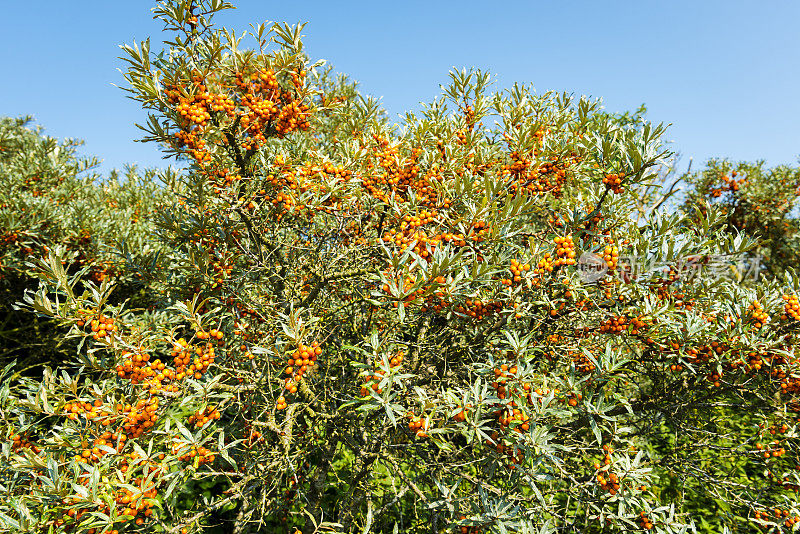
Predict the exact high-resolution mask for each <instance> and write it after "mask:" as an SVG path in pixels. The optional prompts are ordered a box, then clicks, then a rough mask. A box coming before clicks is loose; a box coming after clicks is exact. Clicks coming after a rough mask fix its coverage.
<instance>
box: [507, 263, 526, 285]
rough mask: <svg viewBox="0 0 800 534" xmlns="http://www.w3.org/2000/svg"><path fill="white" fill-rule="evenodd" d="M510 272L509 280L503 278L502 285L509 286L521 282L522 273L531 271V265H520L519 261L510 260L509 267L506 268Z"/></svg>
mask: <svg viewBox="0 0 800 534" xmlns="http://www.w3.org/2000/svg"><path fill="white" fill-rule="evenodd" d="M508 270H509V271H511V278H505V279H503V280H501V282H502V283H503V285H506V286H511V285H513V284H516V283H519V282H520V281H521V280H522V273H523V272H526V271H530V270H531V265H530V264H529V263H520V262H519V261H517V260H515V259H512V260H511V266H510V267H509V268H508Z"/></svg>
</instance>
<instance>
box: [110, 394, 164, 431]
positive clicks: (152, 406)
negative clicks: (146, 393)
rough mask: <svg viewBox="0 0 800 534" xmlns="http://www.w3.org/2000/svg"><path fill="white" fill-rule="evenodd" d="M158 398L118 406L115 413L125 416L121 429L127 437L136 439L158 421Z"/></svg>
mask: <svg viewBox="0 0 800 534" xmlns="http://www.w3.org/2000/svg"><path fill="white" fill-rule="evenodd" d="M158 408H159V402H158V398H156V397H150V398H149V399H139V400H137V401H136V404H133V405H131V404H126V405H125V406H123V405H121V404H118V405H117V411H118V412H122V413H123V414H125V420H124V422H123V426H122V429H123V430H124V431H125V434H127V436H129V437H132V438H138V437H139V436H141V435H142V434H143V433H144V432H145V431H146V430H147V429H148V428H152V427H153V426H155V424H156V421H158V414H157V412H158Z"/></svg>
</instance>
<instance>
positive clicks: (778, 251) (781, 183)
mask: <svg viewBox="0 0 800 534" xmlns="http://www.w3.org/2000/svg"><path fill="white" fill-rule="evenodd" d="M682 179H683V181H685V182H686V183H687V184H688V185H689V188H688V193H687V194H686V195H685V198H684V201H683V204H682V208H683V210H684V211H686V212H695V213H702V210H703V209H705V207H704V206H705V204H712V205H716V206H718V207H719V208H720V212H721V216H722V217H724V219H725V225H726V226H727V229H728V231H729V232H731V233H737V232H742V233H746V234H749V235H752V236H758V246H757V248H755V249H754V250H753V251H751V252H750V255H751V256H752V257H753V258H754V259H755V258H756V257H757V259H758V268H759V269H760V271H761V272H762V273H763V275H764V276H767V277H770V278H774V277H777V278H780V277H781V276H782V274H783V272H784V271H785V270H786V269H789V268H791V269H796V268H797V266H798V265H797V261H798V257H800V256H798V252H800V222H799V221H798V215H799V213H798V209H800V169H799V168H797V167H792V166H789V165H778V166H776V167H772V168H768V167H767V166H766V164H765V162H764V161H758V162H733V161H730V160H725V159H712V160H710V161H708V162H707V164H706V166H705V168H703V169H702V170H701V171H698V172H695V173H688V174H687V175H685V176H683V177H682Z"/></svg>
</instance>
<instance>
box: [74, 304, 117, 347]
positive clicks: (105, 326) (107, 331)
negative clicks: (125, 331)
mask: <svg viewBox="0 0 800 534" xmlns="http://www.w3.org/2000/svg"><path fill="white" fill-rule="evenodd" d="M91 313H92V312H90V311H89V310H78V315H79V316H81V318H80V319H78V320H77V321H76V324H77V325H78V327H80V328H83V327H84V326H86V324H89V326H90V328H91V331H92V339H94V340H95V341H99V340H101V339H107V340H109V339H111V336H113V335H115V334H114V332H118V327H117V325H116V323H115V321H114V319H113V318H112V317H106V316H104V315H99V316H97V317H96V318H94V319H89V317H88V316H89V315H90V314H91Z"/></svg>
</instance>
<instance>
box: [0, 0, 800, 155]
mask: <svg viewBox="0 0 800 534" xmlns="http://www.w3.org/2000/svg"><path fill="white" fill-rule="evenodd" d="M236 3H237V5H238V6H239V9H237V10H235V11H228V12H225V13H224V14H222V15H221V16H220V18H219V22H220V23H222V24H224V25H226V26H230V27H234V28H238V29H245V28H246V27H247V26H248V24H249V23H250V22H256V21H263V20H265V19H268V20H285V21H289V22H299V21H308V22H309V24H308V25H307V26H306V28H305V31H304V33H305V34H306V36H307V38H306V40H305V42H306V47H307V51H308V52H309V54H310V55H311V56H312V58H314V59H318V58H324V59H327V60H328V61H329V62H330V63H331V64H333V65H334V66H335V67H336V68H337V70H339V71H341V72H345V73H347V74H349V75H350V76H351V77H353V78H354V79H356V80H358V81H359V82H360V83H361V89H362V91H363V92H365V93H369V94H372V95H375V96H379V97H382V101H383V104H384V106H385V108H386V109H387V110H388V111H389V113H390V115H391V116H392V117H397V114H399V113H401V112H403V111H404V110H407V109H418V105H419V102H420V101H429V100H430V99H432V98H433V97H434V96H436V95H437V94H438V91H439V84H440V83H444V82H445V81H446V79H447V72H448V70H449V69H450V68H451V67H453V66H456V67H459V68H460V67H470V66H475V67H479V68H482V69H486V70H489V71H491V72H492V73H494V74H495V75H496V77H497V81H498V83H499V84H500V85H501V86H503V85H510V84H511V83H512V82H514V81H520V82H532V83H533V84H534V86H535V87H536V89H537V90H539V91H544V90H548V89H555V90H560V91H569V92H574V93H576V94H587V95H592V96H596V97H603V99H604V101H605V106H606V109H608V110H611V111H624V110H628V109H634V108H635V107H637V106H638V105H639V104H642V103H644V104H646V105H647V107H648V109H649V118H650V119H651V120H654V121H663V122H669V123H672V124H673V126H672V127H671V128H670V129H669V131H668V132H669V135H668V137H669V139H671V140H674V145H673V148H674V149H675V150H678V151H679V152H681V153H682V154H683V162H684V164H685V163H686V162H688V158H689V157H693V158H694V160H695V165H696V164H697V163H699V162H700V161H702V160H704V159H706V158H708V157H711V156H722V157H726V156H727V157H731V158H735V159H766V160H767V161H768V162H769V163H770V164H778V163H796V162H797V159H798V156H800V127H798V126H799V125H800V98H798V97H799V96H800V94H798V87H800V34H799V33H798V23H800V2H797V1H796V0H785V1H766V0H765V1H763V2H755V1H741V0H725V1H717V0H713V1H712V0H680V1H677V0H673V1H659V2H656V1H633V0H630V1H613V2H598V1H596V0H594V1H578V0H570V1H567V0H564V1H555V0H538V1H524V2H523V1H505V2H472V1H461V2H450V1H435V0H434V1H431V0H428V1H424V2H423V1H416V0H405V1H403V2H397V3H390V2H374V1H369V2H368V1H350V2H330V1H325V2H322V1H317V0H305V1H295V2H271V1H256V0H241V1H239V2H236ZM153 5H154V2H150V1H146V0H125V1H121V0H117V1H109V0H102V1H100V0H81V1H80V2H64V1H61V0H60V1H54V0H35V1H30V0H29V1H23V2H20V1H10V0H7V1H5V2H3V6H2V13H3V16H2V21H1V22H0V62H1V63H2V68H3V75H2V76H0V114H2V115H12V116H17V115H22V114H32V115H34V116H35V118H36V120H37V122H38V123H39V124H41V125H42V126H44V127H45V128H46V132H47V133H48V134H50V135H53V136H56V137H67V136H69V137H77V138H82V139H84V140H85V141H86V145H85V147H84V149H83V151H84V153H86V154H94V155H97V156H99V157H100V158H101V159H103V165H102V170H108V169H110V168H114V167H117V168H119V167H121V166H122V165H123V164H125V163H126V162H130V163H139V164H140V165H144V166H162V165H163V164H164V163H163V161H162V160H161V159H160V154H159V152H158V150H157V148H156V146H155V145H151V144H141V143H134V142H133V139H135V138H136V137H137V136H138V132H137V129H136V128H135V127H133V123H134V122H141V121H143V120H144V114H143V112H142V111H141V110H140V108H139V107H138V105H137V103H135V102H133V101H132V100H129V99H127V98H126V97H125V94H124V93H123V91H122V90H120V89H118V88H116V87H114V86H113V85H112V84H118V85H122V84H124V80H123V78H122V75H121V74H120V73H119V72H118V71H117V69H118V68H123V63H122V62H121V61H120V60H118V59H117V57H118V56H119V52H120V51H119V49H118V44H120V43H123V42H125V43H130V42H131V41H133V40H134V39H136V40H140V39H144V38H145V37H147V36H152V37H153V40H160V36H159V31H160V29H161V26H160V24H159V23H157V22H156V21H154V20H153V19H152V15H151V13H150V11H149V10H150V8H151V7H152V6H153Z"/></svg>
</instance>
